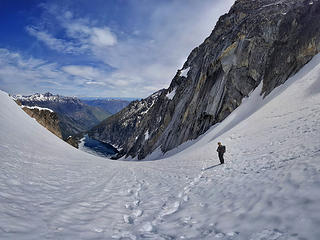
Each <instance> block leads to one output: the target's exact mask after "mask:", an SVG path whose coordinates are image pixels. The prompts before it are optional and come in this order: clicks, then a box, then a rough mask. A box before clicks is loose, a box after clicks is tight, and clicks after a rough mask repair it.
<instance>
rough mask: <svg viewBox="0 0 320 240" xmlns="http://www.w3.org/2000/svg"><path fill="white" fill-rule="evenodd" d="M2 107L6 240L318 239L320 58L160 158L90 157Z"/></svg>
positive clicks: (8, 104)
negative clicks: (219, 148) (222, 155)
mask: <svg viewBox="0 0 320 240" xmlns="http://www.w3.org/2000/svg"><path fill="white" fill-rule="evenodd" d="M260 87H261V86H260ZM0 105H1V106H0V132H1V135H0V153H1V155H0V239H197V240H198V239H222V240H231V239H246V240H248V239H252V240H263V239H268V240H269V239H273V240H276V239H278V240H284V239H290V240H303V239H308V240H318V239H320V229H319V224H320V205H319V202H320V137H319V136H320V55H318V56H316V57H315V58H314V59H313V60H312V61H311V62H310V63H309V64H308V65H306V66H305V67H304V68H303V69H302V70H301V71H300V72H299V73H298V74H297V75H296V76H294V77H293V78H291V79H290V80H289V81H288V82H287V83H286V84H285V85H283V86H281V87H279V88H278V89H276V91H275V92H273V93H272V94H271V95H269V96H268V97H267V98H266V99H262V98H261V97H260V96H259V89H257V90H256V91H254V92H253V93H252V94H251V96H250V97H249V98H248V99H246V100H245V101H244V102H243V104H242V105H241V106H240V107H239V108H238V109H237V110H236V111H235V112H233V113H232V114H231V115H230V116H229V117H228V118H227V119H226V120H225V121H224V122H223V123H221V124H220V125H217V126H214V127H213V128H212V129H211V130H210V131H208V132H207V133H206V134H205V135H203V136H202V137H201V138H199V139H198V140H197V141H193V142H189V143H186V144H184V145H183V146H181V147H180V148H179V149H176V150H174V151H172V152H169V153H168V154H167V155H166V156H164V157H163V159H161V160H158V161H143V162H124V161H110V160H106V159H104V158H99V157H95V156H92V155H89V154H87V153H84V152H81V151H78V150H76V149H74V148H72V147H71V146H69V145H68V144H66V143H64V142H63V141H61V140H60V139H59V138H57V137H56V136H54V135H53V134H51V133H50V132H48V131H47V130H46V129H45V128H43V127H42V126H40V125H38V124H37V123H36V121H35V120H33V119H31V118H30V117H29V116H28V115H27V114H25V113H24V112H23V111H22V110H21V109H20V108H19V106H18V105H16V104H15V103H14V102H13V101H12V100H11V99H10V98H9V97H8V96H7V94H6V93H4V92H0ZM217 141H222V143H224V144H226V146H227V153H226V164H225V165H217V164H218V159H217V156H216V152H215V149H216V143H217ZM154 157H155V155H153V156H150V159H152V158H154Z"/></svg>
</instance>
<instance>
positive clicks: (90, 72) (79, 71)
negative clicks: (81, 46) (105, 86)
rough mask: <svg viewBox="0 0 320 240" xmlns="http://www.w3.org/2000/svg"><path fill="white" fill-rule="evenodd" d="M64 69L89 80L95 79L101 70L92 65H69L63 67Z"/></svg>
mask: <svg viewBox="0 0 320 240" xmlns="http://www.w3.org/2000/svg"><path fill="white" fill-rule="evenodd" d="M62 70H63V71H64V72H66V73H69V74H70V75H73V76H77V77H82V78H85V79H88V80H94V79H97V78H98V77H99V75H100V74H99V71H98V70H97V69H95V68H93V67H90V66H75V65H69V66H64V67H62Z"/></svg>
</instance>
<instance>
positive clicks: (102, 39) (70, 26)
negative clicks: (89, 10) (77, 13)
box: [26, 6, 117, 54]
mask: <svg viewBox="0 0 320 240" xmlns="http://www.w3.org/2000/svg"><path fill="white" fill-rule="evenodd" d="M46 10H47V11H49V12H50V13H51V14H54V16H55V20H56V21H57V24H58V25H59V27H60V28H62V30H63V31H64V33H65V39H63V38H59V37H57V36H55V35H54V34H51V33H48V32H47V30H46V29H42V28H41V27H40V26H26V31H27V32H28V33H29V34H30V35H32V36H34V37H36V38H37V39H38V40H39V41H41V42H43V43H44V44H45V45H47V46H48V47H49V48H51V49H53V50H56V51H58V52H61V53H71V54H84V53H90V52H94V51H97V49H99V50H101V48H102V49H103V48H106V47H110V46H114V45H115V44H116V43H117V37H116V35H115V34H114V33H112V32H111V30H110V29H109V28H108V27H107V26H102V27H97V26H95V25H96V23H95V22H92V21H89V20H88V19H82V18H74V17H73V14H72V12H70V11H65V12H64V14H62V15H61V14H59V13H58V12H56V11H57V9H56V6H55V7H53V8H49V7H47V8H46ZM66 39H68V40H66Z"/></svg>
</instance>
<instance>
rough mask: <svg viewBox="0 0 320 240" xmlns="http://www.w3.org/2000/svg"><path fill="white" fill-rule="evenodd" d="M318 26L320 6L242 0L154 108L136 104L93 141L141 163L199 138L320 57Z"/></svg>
mask: <svg viewBox="0 0 320 240" xmlns="http://www.w3.org/2000/svg"><path fill="white" fill-rule="evenodd" d="M319 23H320V2H319V1H311V0H282V1H275V0H256V1H247V0H238V1H236V2H235V4H234V5H233V7H232V8H231V10H230V11H229V13H228V14H225V15H223V16H222V17H220V19H219V21H218V23H217V24H216V26H215V28H214V30H213V32H212V33H211V35H210V36H209V37H208V38H207V39H206V40H205V41H204V42H203V43H202V44H201V45H200V46H199V47H197V48H195V49H194V50H193V51H192V52H191V53H190V55H189V57H188V59H187V61H186V62H185V63H184V65H183V67H182V69H180V70H178V72H177V74H176V76H175V77H174V78H173V80H172V82H171V85H170V87H169V88H168V89H165V90H162V91H160V92H159V94H158V95H157V97H156V99H155V101H154V103H153V104H152V107H150V108H148V107H147V105H146V101H148V100H147V99H149V98H150V97H149V98H147V99H145V100H142V101H141V102H140V103H137V102H136V103H134V104H130V105H129V106H128V107H127V108H125V109H124V110H123V111H121V112H120V113H118V114H117V115H115V116H113V117H112V118H110V119H107V120H105V121H104V122H103V124H100V125H99V126H98V127H95V128H94V129H92V131H91V133H90V134H91V136H93V137H94V138H96V139H98V140H100V141H105V142H110V143H114V144H115V145H119V144H120V146H119V147H121V148H122V149H123V150H122V152H121V155H123V156H126V157H129V156H130V157H132V158H138V159H143V158H145V157H146V156H147V155H148V154H150V153H152V152H154V151H155V150H156V149H159V148H160V149H161V151H162V152H164V153H165V152H167V151H169V150H171V149H174V148H176V147H177V146H179V145H181V144H182V143H184V142H186V141H188V140H192V139H196V138H198V137H199V136H200V135H201V134H203V133H205V132H206V131H207V130H208V129H209V128H210V127H211V126H213V125H215V124H217V123H219V122H221V121H223V120H224V119H225V118H226V117H227V116H229V115H230V114H231V113H232V112H233V111H234V110H235V109H237V108H238V107H239V106H240V104H241V103H242V101H243V99H244V98H245V97H247V96H248V95H249V94H250V93H251V92H252V91H254V90H255V89H257V87H258V86H260V85H261V86H262V87H261V91H260V94H261V95H263V96H267V95H269V94H270V93H271V92H272V91H273V90H274V89H275V88H276V87H277V86H279V85H281V84H283V83H285V82H286V81H287V79H288V78H289V77H290V76H293V75H294V74H295V73H296V72H297V71H299V70H300V69H301V68H302V67H303V66H304V65H305V64H306V63H308V62H309V61H310V60H311V59H312V57H313V56H314V55H316V54H317V53H318V52H319V51H320V24H319ZM139 105H144V108H146V109H148V111H145V114H143V116H142V114H141V112H140V107H137V106H139ZM135 112H136V113H135ZM121 155H120V156H121Z"/></svg>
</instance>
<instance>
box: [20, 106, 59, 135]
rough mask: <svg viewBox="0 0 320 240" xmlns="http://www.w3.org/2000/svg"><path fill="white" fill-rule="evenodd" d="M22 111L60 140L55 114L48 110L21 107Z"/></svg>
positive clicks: (57, 119) (57, 120)
mask: <svg viewBox="0 0 320 240" xmlns="http://www.w3.org/2000/svg"><path fill="white" fill-rule="evenodd" d="M22 109H23V111H25V112H26V113H27V114H28V115H29V116H30V117H32V118H34V119H35V120H37V122H38V123H40V124H41V125H42V126H44V127H45V128H46V129H48V130H49V131H50V132H52V133H53V134H54V135H56V136H57V137H59V138H61V139H62V133H61V128H60V121H59V117H58V114H57V113H55V112H53V111H50V110H46V109H38V108H28V107H23V108H22Z"/></svg>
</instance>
